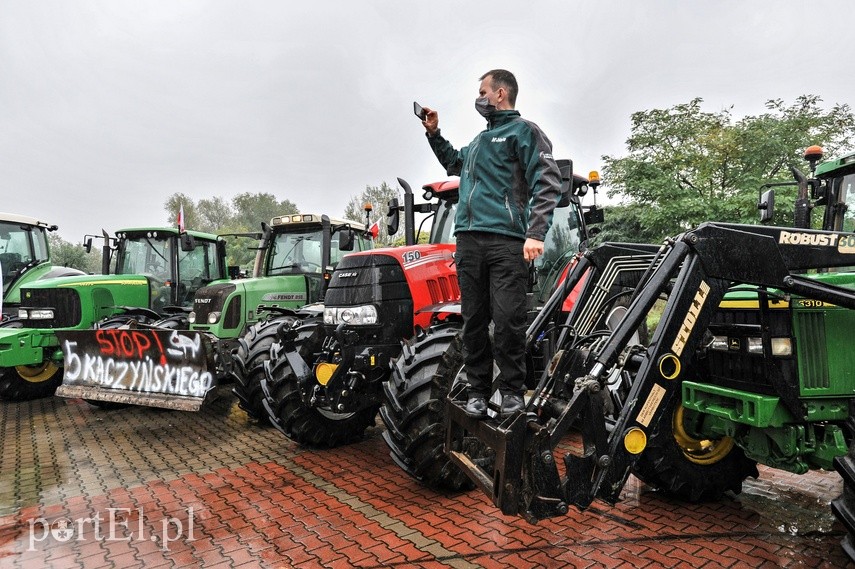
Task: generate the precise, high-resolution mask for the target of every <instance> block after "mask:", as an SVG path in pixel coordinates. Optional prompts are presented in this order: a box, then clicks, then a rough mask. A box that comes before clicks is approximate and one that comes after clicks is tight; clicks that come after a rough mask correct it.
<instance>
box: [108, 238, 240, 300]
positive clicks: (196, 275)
mask: <svg viewBox="0 0 855 569" xmlns="http://www.w3.org/2000/svg"><path fill="white" fill-rule="evenodd" d="M220 243H221V241H218V240H217V239H216V237H215V236H213V235H207V234H203V233H197V232H185V233H181V234H179V233H178V232H177V231H175V230H172V229H126V230H124V231H120V232H118V233H117V234H116V250H115V270H114V273H115V274H116V275H144V276H145V277H146V278H147V279H148V282H149V291H150V298H151V308H152V310H154V311H155V312H158V313H160V312H162V311H163V308H164V307H166V306H180V307H184V308H188V307H190V306H192V305H193V295H194V294H195V292H196V291H197V290H199V289H200V288H201V287H203V286H205V285H206V284H208V283H210V282H211V281H213V280H216V279H219V278H222V275H223V274H224V270H225V269H224V268H223V262H224V257H223V254H222V250H223V246H222V245H220Z"/></svg>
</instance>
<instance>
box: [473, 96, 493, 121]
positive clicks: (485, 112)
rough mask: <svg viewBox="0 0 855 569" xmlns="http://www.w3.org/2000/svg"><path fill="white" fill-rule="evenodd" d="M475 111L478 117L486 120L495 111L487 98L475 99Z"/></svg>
mask: <svg viewBox="0 0 855 569" xmlns="http://www.w3.org/2000/svg"><path fill="white" fill-rule="evenodd" d="M475 110H476V111H478V114H479V115H481V116H482V117H484V118H485V119H486V118H490V115H491V114H493V111H495V110H496V106H495V105H491V104H490V100H489V99H487V97H480V98H478V99H475Z"/></svg>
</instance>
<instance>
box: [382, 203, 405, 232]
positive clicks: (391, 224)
mask: <svg viewBox="0 0 855 569" xmlns="http://www.w3.org/2000/svg"><path fill="white" fill-rule="evenodd" d="M387 205H388V206H389V211H387V212H386V234H387V235H394V234H396V233H397V232H398V225H399V224H400V213H399V212H400V209H401V206H400V205H399V204H398V198H392V199H391V200H389V203H388V204H387Z"/></svg>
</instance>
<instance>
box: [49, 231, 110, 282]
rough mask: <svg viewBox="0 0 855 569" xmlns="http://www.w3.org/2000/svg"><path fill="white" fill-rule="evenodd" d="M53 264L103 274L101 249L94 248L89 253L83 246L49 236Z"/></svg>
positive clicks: (52, 234) (55, 236)
mask: <svg viewBox="0 0 855 569" xmlns="http://www.w3.org/2000/svg"><path fill="white" fill-rule="evenodd" d="M48 243H49V246H50V256H51V263H52V264H54V265H57V266H62V267H71V268H73V269H78V270H81V271H83V272H85V273H100V272H101V248H100V247H96V246H95V245H94V244H93V246H92V251H90V252H89V253H87V252H86V250H85V249H84V248H83V245H81V244H79V243H78V244H76V245H75V244H72V243H69V242H68V241H66V240H65V239H63V238H62V237H60V236H59V235H57V234H56V233H49V234H48Z"/></svg>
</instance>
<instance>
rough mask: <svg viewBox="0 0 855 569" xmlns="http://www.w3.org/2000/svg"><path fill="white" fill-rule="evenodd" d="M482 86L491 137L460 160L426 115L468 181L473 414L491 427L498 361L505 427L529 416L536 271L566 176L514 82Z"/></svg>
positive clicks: (461, 275)
mask: <svg viewBox="0 0 855 569" xmlns="http://www.w3.org/2000/svg"><path fill="white" fill-rule="evenodd" d="M480 80H481V84H480V88H479V92H478V98H477V99H476V100H475V108H476V110H477V111H478V113H480V114H481V115H482V116H483V117H484V118H485V119H487V129H486V130H484V131H482V132H481V133H480V134H478V136H476V137H475V139H474V140H473V141H472V142H471V143H469V145H468V146H466V147H464V148H461V149H460V150H455V149H454V147H452V145H451V143H450V142H448V141H447V140H446V139H445V138H443V137H442V135H441V134H440V130H439V114H438V113H437V112H436V111H435V110H432V109H429V108H427V107H425V108H424V115H423V120H422V124H423V125H424V127H425V130H426V131H427V133H426V134H427V138H428V141H429V143H430V146H431V148H432V149H433V151H434V154H436V157H437V158H438V159H439V161H440V163H441V164H442V165H443V166H444V167H445V168H446V170H447V172H448V174H449V175H457V176H460V201H459V205H458V207H457V216H456V219H455V234H456V237H457V252H456V253H455V260H456V263H457V278H458V282H459V285H460V294H461V305H462V308H461V310H462V313H463V338H462V340H463V347H464V354H465V363H466V375H467V379H468V384H469V387H468V400H467V403H466V412H467V414H469V415H470V416H473V417H486V415H487V400H488V399H489V397H490V394H491V391H492V380H493V359H494V357H495V361H496V364H497V365H498V368H499V378H498V380H499V381H498V389H499V392H500V393H501V395H502V404H501V407H500V409H499V416H500V418H503V419H504V418H506V417H509V416H511V415H512V414H514V413H516V412H517V411H520V410H521V409H523V408H524V406H525V405H524V402H523V397H522V396H523V394H524V393H525V386H524V383H525V377H526V363H525V327H526V312H527V306H526V289H527V283H528V266H527V265H528V263H529V262H531V261H534V260H535V259H536V258H537V257H538V256H540V255H541V254H542V253H543V240H544V236H545V235H546V231H547V230H548V229H549V226H550V225H551V223H552V212H553V210H554V209H555V206H556V204H557V203H558V200H559V197H560V193H561V173H560V171H559V169H558V165H557V164H556V162H555V159H554V158H553V157H552V143H551V142H550V141H549V139H548V138H547V137H546V135H545V134H543V132H542V131H541V130H540V128H539V127H538V126H537V125H536V124H534V123H533V122H531V121H528V120H525V119H523V118H522V117H521V116H520V113H519V112H518V111H516V110H514V106H515V104H516V98H517V92H518V88H517V81H516V78H515V77H514V75H513V74H512V73H511V72H509V71H505V70H503V69H494V70H492V71H488V72H487V73H485V74H484V75H483V76H481V78H480ZM491 319H492V321H493V326H494V327H493V343H492V345H491V342H490V333H489V324H490V321H491Z"/></svg>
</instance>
